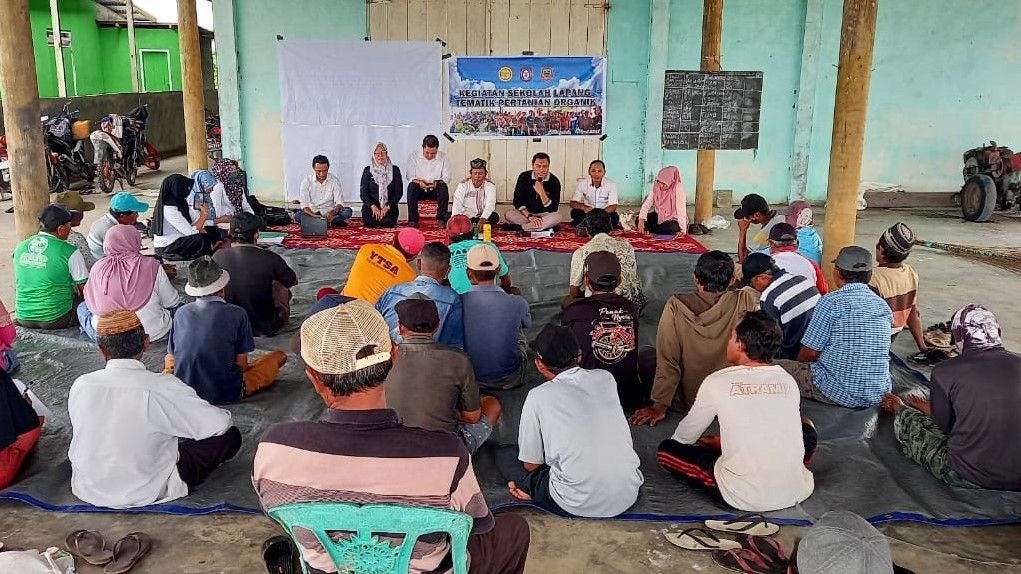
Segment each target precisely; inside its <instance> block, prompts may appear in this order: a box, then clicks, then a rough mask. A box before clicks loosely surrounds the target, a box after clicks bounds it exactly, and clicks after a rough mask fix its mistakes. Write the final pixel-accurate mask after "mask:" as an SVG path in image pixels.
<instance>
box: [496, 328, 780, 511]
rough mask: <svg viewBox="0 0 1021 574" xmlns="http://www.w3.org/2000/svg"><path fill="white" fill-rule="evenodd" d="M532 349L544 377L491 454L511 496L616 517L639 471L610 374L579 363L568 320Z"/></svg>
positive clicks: (631, 497)
mask: <svg viewBox="0 0 1021 574" xmlns="http://www.w3.org/2000/svg"><path fill="white" fill-rule="evenodd" d="M531 348H532V350H533V351H535V354H536V358H535V366H536V368H537V369H538V370H539V373H541V374H542V376H543V377H545V378H546V381H547V382H545V383H543V384H541V385H539V386H538V387H536V388H534V389H532V390H531V391H529V393H528V397H527V398H525V404H524V406H523V407H522V411H521V422H520V425H519V427H518V446H517V447H513V446H510V447H504V448H501V449H499V450H498V451H497V453H496V464H497V467H498V468H499V469H500V473H501V474H503V476H504V477H505V478H506V479H507V480H508V481H509V482H508V483H507V487H508V489H509V490H510V493H511V495H512V496H513V497H514V498H517V499H518V500H531V501H532V502H534V503H535V504H537V505H539V506H541V507H543V508H545V509H547V510H549V511H550V512H554V513H556V514H560V515H562V516H565V515H566V516H583V517H587V518H609V517H611V516H617V515H618V514H620V513H622V512H624V511H625V510H627V509H628V508H630V507H631V505H632V504H634V503H635V501H636V500H637V499H638V489H639V487H641V485H642V482H643V481H644V478H643V477H642V472H641V471H640V470H639V469H638V464H639V461H638V455H637V454H635V449H634V445H633V443H632V441H631V429H630V428H629V427H628V423H627V419H626V418H624V411H623V410H622V409H621V407H620V401H619V400H618V398H617V383H616V382H615V381H614V380H613V375H611V374H610V373H609V372H607V371H603V370H601V369H596V370H587V369H582V368H581V367H579V366H578V362H579V361H580V358H581V350H580V349H579V348H578V342H577V341H576V340H575V338H574V333H573V332H572V331H571V330H570V329H569V328H567V327H561V326H559V325H556V324H552V323H551V324H549V325H546V327H544V328H543V330H542V331H541V332H540V333H539V335H538V336H537V337H536V338H535V340H534V341H533V342H532V344H531ZM795 394H797V392H796V391H795Z"/></svg>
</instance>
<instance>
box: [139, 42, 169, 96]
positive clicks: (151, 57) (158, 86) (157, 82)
mask: <svg viewBox="0 0 1021 574" xmlns="http://www.w3.org/2000/svg"><path fill="white" fill-rule="evenodd" d="M139 53H140V54H141V56H142V57H141V60H142V91H143V92H169V91H170V90H171V89H172V88H173V86H171V85H170V53H169V52H166V51H155V50H153V51H150V50H139Z"/></svg>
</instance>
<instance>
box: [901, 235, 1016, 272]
mask: <svg viewBox="0 0 1021 574" xmlns="http://www.w3.org/2000/svg"><path fill="white" fill-rule="evenodd" d="M915 245H921V246H922V247H928V248H930V249H938V250H940V251H946V252H947V253H951V254H953V255H957V256H960V257H964V258H966V259H971V260H973V261H979V262H981V263H985V264H987V265H993V266H995V267H999V268H1000V269H1006V270H1007V271H1013V272H1014V273H1021V247H980V246H976V245H955V244H953V243H939V242H936V241H925V240H922V239H916V240H915Z"/></svg>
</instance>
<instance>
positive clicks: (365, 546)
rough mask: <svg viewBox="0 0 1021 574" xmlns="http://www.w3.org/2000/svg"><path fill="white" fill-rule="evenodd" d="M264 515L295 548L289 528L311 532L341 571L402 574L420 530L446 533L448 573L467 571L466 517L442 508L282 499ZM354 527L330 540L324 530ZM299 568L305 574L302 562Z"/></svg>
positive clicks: (469, 524) (468, 529)
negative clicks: (395, 539)
mask: <svg viewBox="0 0 1021 574" xmlns="http://www.w3.org/2000/svg"><path fill="white" fill-rule="evenodd" d="M269 516H270V518H272V519H273V520H276V521H277V522H279V523H280V525H281V526H283V527H284V530H285V531H287V534H288V535H289V536H290V537H291V540H294V541H295V545H296V546H298V547H299V548H300V547H301V545H300V544H299V543H298V542H297V539H296V538H295V536H294V529H295V528H303V529H305V530H308V531H309V532H312V533H313V534H315V536H316V538H318V539H319V543H320V544H322V545H323V548H325V549H326V551H327V552H328V553H329V554H330V558H332V559H333V563H334V564H335V565H336V566H337V571H338V572H340V573H342V574H347V573H351V574H407V572H408V568H409V567H410V564H411V552H412V550H413V549H414V546H415V542H416V541H417V540H418V538H419V537H420V536H422V535H424V534H430V533H433V532H443V533H446V534H448V535H450V552H451V555H452V556H451V557H452V558H453V562H454V574H468V535H469V534H471V529H472V518H471V516H468V515H467V514H464V513H461V512H456V511H454V510H447V509H443V508H428V507H422V506H402V505H396V504H366V505H363V506H359V505H357V504H344V503H340V502H301V503H296V504H284V505H281V506H277V507H276V508H273V509H272V510H270V511H269ZM335 531H345V532H354V533H355V535H354V536H353V537H351V538H349V539H346V540H341V541H339V542H338V541H334V540H333V539H332V538H330V536H329V535H328V534H327V532H335ZM374 532H385V533H390V534H404V535H405V536H404V541H403V543H402V544H401V545H400V546H396V547H395V546H392V545H391V544H390V543H389V542H387V541H385V540H380V539H379V537H378V536H375V535H374V534H373V533H374ZM301 569H302V571H303V572H305V574H308V567H307V566H306V565H305V561H304V560H302V561H301Z"/></svg>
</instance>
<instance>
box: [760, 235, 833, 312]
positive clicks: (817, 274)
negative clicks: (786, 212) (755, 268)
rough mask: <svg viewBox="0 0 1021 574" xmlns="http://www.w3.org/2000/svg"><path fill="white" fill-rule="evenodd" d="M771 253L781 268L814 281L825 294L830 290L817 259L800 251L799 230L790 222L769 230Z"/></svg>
mask: <svg viewBox="0 0 1021 574" xmlns="http://www.w3.org/2000/svg"><path fill="white" fill-rule="evenodd" d="M769 255H771V256H772V257H773V262H774V263H776V266H777V267H779V268H780V269H783V270H784V271H786V272H788V273H793V274H794V275H800V276H802V277H804V278H805V279H808V280H809V281H811V282H812V283H814V284H815V288H816V289H818V290H819V293H820V294H822V295H825V294H827V293H829V292H830V288H829V285H827V284H826V278H825V277H824V276H823V274H822V269H819V266H818V265H816V263H815V261H812V260H811V259H809V258H807V257H805V256H804V255H802V254H801V253H800V252H799V251H798V232H797V231H796V230H795V229H794V226H793V225H791V224H790V223H777V224H776V225H774V226H773V229H771V230H769ZM749 257H750V255H749ZM747 262H748V258H747V257H746V258H745V263H747Z"/></svg>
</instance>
